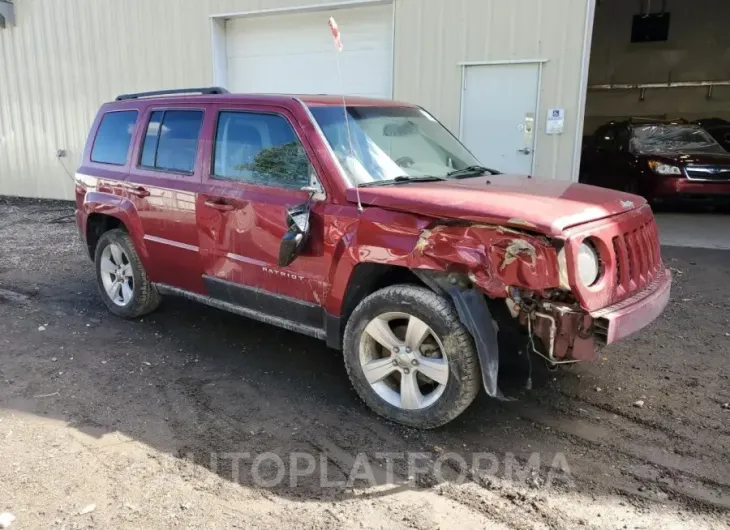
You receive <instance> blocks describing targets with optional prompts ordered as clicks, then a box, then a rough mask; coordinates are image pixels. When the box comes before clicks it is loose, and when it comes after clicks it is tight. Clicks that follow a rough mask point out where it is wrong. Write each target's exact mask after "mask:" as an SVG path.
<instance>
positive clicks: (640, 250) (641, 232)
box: [613, 219, 661, 294]
mask: <svg viewBox="0 0 730 530" xmlns="http://www.w3.org/2000/svg"><path fill="white" fill-rule="evenodd" d="M624 249H625V253H626V254H625V258H626V267H625V268H624V267H623V260H622V259H621V256H622V253H623V251H624ZM613 250H614V253H615V255H616V263H617V267H616V271H617V272H616V283H617V287H618V286H620V287H622V288H623V289H624V290H625V292H626V294H629V293H632V292H634V291H638V290H639V289H642V288H644V287H645V286H646V285H648V284H649V283H651V281H652V280H653V279H654V278H655V277H656V274H657V270H658V269H659V267H660V265H661V251H660V249H659V233H658V231H657V228H656V223H655V222H654V220H653V219H650V220H649V221H648V222H646V223H644V224H642V225H640V226H639V227H637V228H634V229H633V230H630V231H628V232H624V233H623V236H615V237H614V238H613Z"/></svg>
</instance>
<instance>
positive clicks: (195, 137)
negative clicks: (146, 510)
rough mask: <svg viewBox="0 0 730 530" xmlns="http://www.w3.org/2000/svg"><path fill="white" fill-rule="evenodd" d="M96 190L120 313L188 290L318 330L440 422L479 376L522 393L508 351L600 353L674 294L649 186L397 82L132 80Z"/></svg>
mask: <svg viewBox="0 0 730 530" xmlns="http://www.w3.org/2000/svg"><path fill="white" fill-rule="evenodd" d="M76 203H77V214H76V215H77V223H78V228H79V231H80V234H81V236H82V238H83V240H84V241H85V243H86V245H87V247H88V251H89V255H90V257H91V258H92V259H93V260H94V263H95V268H96V277H97V281H98V285H99V290H100V292H101V296H102V298H103V300H104V302H105V304H106V305H107V306H108V307H109V309H110V310H111V312H113V313H114V314H116V315H119V316H121V317H127V318H134V317H139V316H141V315H144V314H146V313H149V312H150V311H153V310H154V309H155V308H156V307H157V306H158V304H159V302H160V296H161V295H181V296H184V297H186V298H188V299H192V300H197V301H200V302H202V303H204V304H208V305H211V306H213V307H217V308H220V309H223V310H226V311H231V312H234V313H237V314H240V315H243V316H246V317H250V318H254V319H257V320H260V321H263V322H266V323H268V324H273V325H277V326H281V327H283V328H286V329H289V330H292V331H296V332H299V333H303V334H305V335H310V336H312V337H317V338H319V339H322V340H325V341H326V343H327V344H328V345H329V346H331V347H333V348H336V349H340V350H342V352H343V355H344V362H345V366H346V368H347V372H348V374H349V376H350V379H351V380H352V384H353V385H354V387H355V390H356V391H357V393H358V394H359V396H360V397H361V398H362V399H363V401H364V402H365V403H366V404H367V405H368V406H369V407H370V408H372V409H373V410H374V411H375V412H377V413H378V414H381V415H382V416H385V417H386V418H389V419H391V420H393V421H396V422H400V423H403V424H406V425H411V426H415V427H420V428H432V427H436V426H439V425H443V424H444V423H446V422H448V421H450V420H452V419H453V418H455V417H456V416H458V415H459V414H460V413H461V412H462V411H464V409H466V408H467V407H468V406H469V404H470V403H471V402H472V401H473V400H474V398H475V396H476V395H477V393H478V391H479V388H480V387H481V386H483V387H484V388H485V390H486V392H487V393H488V394H489V395H490V396H493V397H496V398H499V399H505V397H504V395H503V394H502V392H501V391H500V389H499V387H498V378H497V376H498V373H499V365H500V359H501V360H504V356H505V355H510V356H511V355H514V356H520V357H521V358H523V359H524V358H525V357H527V358H528V359H529V357H530V356H531V355H537V356H540V357H542V358H544V359H545V360H546V361H547V362H548V363H550V364H551V365H556V364H560V363H570V362H575V361H580V360H588V359H593V358H594V357H595V349H596V348H597V347H598V346H600V345H605V344H609V343H611V342H614V341H616V340H618V339H621V338H623V337H625V336H627V335H629V334H631V333H634V332H635V331H637V330H639V329H640V328H642V327H644V326H645V325H647V324H648V323H649V322H651V321H652V320H654V319H655V318H656V317H657V316H658V315H659V314H660V313H661V312H662V310H663V309H664V307H665V305H666V304H667V301H668V299H669V291H670V284H671V278H670V274H669V272H668V271H667V269H666V268H665V267H664V266H663V264H662V259H661V255H660V249H659V243H658V237H657V228H656V224H655V222H654V217H653V215H652V212H651V209H650V208H649V206H648V205H647V204H646V202H645V201H644V200H643V199H642V198H641V197H638V196H636V195H631V194H628V193H622V192H617V191H611V190H607V189H602V188H596V187H592V186H587V185H583V184H573V183H569V182H562V181H554V180H546V179H535V178H532V177H530V176H508V175H503V174H500V173H499V172H498V171H495V170H492V169H488V168H486V167H483V166H481V165H480V164H479V162H478V161H477V160H476V159H475V158H474V156H473V155H472V154H471V153H470V152H469V151H468V150H467V149H466V148H465V147H464V146H463V145H462V144H461V143H460V142H459V141H458V140H457V139H456V138H455V137H454V136H453V135H452V134H451V133H450V132H449V131H448V130H447V129H446V128H444V127H443V126H442V125H441V124H440V123H439V122H438V121H437V120H436V119H435V118H434V117H433V116H432V115H431V114H429V113H428V112H426V111H425V110H423V109H422V108H420V107H417V106H415V105H409V104H404V103H396V102H393V101H386V100H375V99H364V98H355V97H352V98H349V99H348V100H347V103H346V106H345V105H343V100H342V97H330V96H295V95H248V94H229V93H227V92H226V91H225V90H223V89H219V88H209V89H196V90H184V91H178V90H175V91H166V92H152V93H144V94H130V95H123V96H119V97H118V98H117V100H116V101H115V102H112V103H107V104H105V105H103V106H102V107H101V109H100V110H99V113H98V116H97V118H96V120H95V121H94V124H93V126H92V128H91V132H90V135H89V138H88V141H87V144H86V149H85V152H84V157H83V162H82V165H81V167H80V168H79V169H78V172H77V174H76ZM506 338H509V339H510V341H511V342H510V343H511V344H513V345H516V346H515V347H514V349H505V347H504V344H505V341H504V340H503V339H506ZM500 350H501V352H500ZM500 353H501V355H500ZM525 354H526V355H525Z"/></svg>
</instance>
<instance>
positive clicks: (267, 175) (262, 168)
mask: <svg viewBox="0 0 730 530" xmlns="http://www.w3.org/2000/svg"><path fill="white" fill-rule="evenodd" d="M310 173H311V165H310V163H309V158H308V157H307V153H306V151H305V150H304V147H303V146H302V144H301V143H300V142H299V139H298V138H297V136H296V134H295V133H294V129H292V126H291V125H290V124H289V122H288V121H287V120H286V119H285V118H283V117H282V116H276V115H274V114H256V113H250V112H221V113H220V115H219V116H218V128H217V131H216V136H215V154H214V160H213V175H214V176H215V177H216V178H219V179H230V180H238V181H242V182H249V183H251V184H258V185H262V186H277V187H281V188H295V189H300V188H302V187H303V186H307V185H308V184H309V175H310Z"/></svg>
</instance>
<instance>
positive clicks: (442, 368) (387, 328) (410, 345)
mask: <svg viewBox="0 0 730 530" xmlns="http://www.w3.org/2000/svg"><path fill="white" fill-rule="evenodd" d="M359 354H360V355H359V357H360V365H361V367H362V370H363V373H364V375H365V379H366V380H367V382H368V383H369V384H370V386H371V387H372V389H373V390H374V391H375V393H376V394H378V395H379V396H380V397H381V398H382V399H384V400H385V401H387V402H388V403H390V404H391V405H393V406H395V407H399V408H402V409H408V410H417V409H424V408H426V407H429V406H431V405H433V404H434V403H435V402H436V401H438V399H439V398H440V397H441V395H442V394H443V393H444V390H445V389H446V384H447V383H448V380H449V363H448V359H447V357H446V352H445V349H444V347H443V344H442V343H441V340H440V339H439V337H438V336H437V335H436V333H435V332H434V331H433V330H432V329H431V328H430V327H429V326H428V324H426V323H425V322H423V321H422V320H421V319H419V318H418V317H416V316H413V315H410V314H408V313H384V314H381V315H378V316H376V317H375V318H373V319H372V320H371V321H370V322H369V323H368V325H367V326H366V327H365V330H364V332H363V334H362V337H361V339H360V351H359Z"/></svg>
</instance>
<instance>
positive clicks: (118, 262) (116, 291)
mask: <svg viewBox="0 0 730 530" xmlns="http://www.w3.org/2000/svg"><path fill="white" fill-rule="evenodd" d="M100 269H101V281H102V284H103V285H104V290H105V291H106V294H107V296H109V299H110V300H111V301H112V302H114V304H116V305H118V306H120V307H123V306H126V305H127V304H129V302H131V301H132V297H133V296H134V274H133V272H132V265H131V263H130V261H129V257H128V256H127V254H126V253H125V252H124V249H122V247H121V246H119V245H117V244H116V243H110V244H109V245H107V247H106V248H104V250H103V251H102V253H101V265H100Z"/></svg>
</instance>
